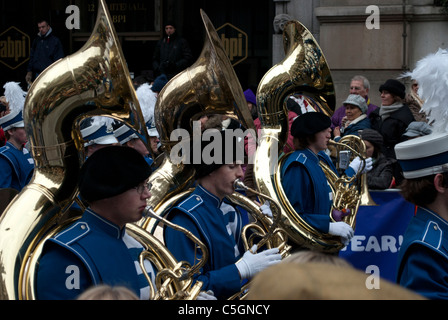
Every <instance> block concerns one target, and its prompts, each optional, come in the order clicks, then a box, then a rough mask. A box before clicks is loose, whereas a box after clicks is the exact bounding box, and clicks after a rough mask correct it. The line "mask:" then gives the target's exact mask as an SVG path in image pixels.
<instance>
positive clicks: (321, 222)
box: [282, 164, 330, 232]
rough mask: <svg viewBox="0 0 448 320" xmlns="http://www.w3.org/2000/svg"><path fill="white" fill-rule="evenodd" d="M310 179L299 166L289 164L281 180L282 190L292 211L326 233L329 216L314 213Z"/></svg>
mask: <svg viewBox="0 0 448 320" xmlns="http://www.w3.org/2000/svg"><path fill="white" fill-rule="evenodd" d="M311 181H312V180H311V177H310V176H309V174H308V172H307V171H306V170H305V169H304V168H303V167H302V166H301V165H300V164H296V165H294V164H291V166H290V167H289V168H288V169H287V170H286V172H285V174H284V176H283V179H282V184H283V189H284V191H285V194H286V196H287V197H288V200H289V202H290V203H291V205H292V206H293V207H294V210H295V211H296V212H297V213H298V214H299V215H300V216H301V217H302V218H303V219H304V220H305V221H306V222H307V223H308V224H310V225H311V226H313V227H314V228H316V229H318V230H320V231H322V232H328V227H329V225H330V216H329V214H318V213H315V212H314V202H315V196H316V195H315V194H314V188H313V184H312V182H311Z"/></svg>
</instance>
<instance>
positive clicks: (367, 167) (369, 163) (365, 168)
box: [362, 157, 373, 173]
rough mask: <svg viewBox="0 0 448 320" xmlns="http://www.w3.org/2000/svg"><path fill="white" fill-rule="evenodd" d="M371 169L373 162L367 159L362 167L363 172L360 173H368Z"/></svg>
mask: <svg viewBox="0 0 448 320" xmlns="http://www.w3.org/2000/svg"><path fill="white" fill-rule="evenodd" d="M372 168H373V160H372V158H370V157H369V158H367V159H366V166H365V167H364V170H363V172H362V173H366V172H369V171H370V170H372Z"/></svg>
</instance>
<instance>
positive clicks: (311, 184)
mask: <svg viewBox="0 0 448 320" xmlns="http://www.w3.org/2000/svg"><path fill="white" fill-rule="evenodd" d="M330 126H331V119H330V118H329V117H328V116H326V115H325V114H323V113H321V112H307V113H304V114H302V115H300V116H299V117H297V118H296V119H295V120H294V122H293V124H292V126H291V134H292V136H293V137H294V147H295V151H294V152H293V153H291V154H290V155H289V156H288V158H287V159H286V160H285V163H284V164H283V166H282V171H281V178H282V184H283V188H284V190H285V193H286V196H287V197H288V199H289V201H290V203H291V205H292V206H293V207H294V209H295V210H296V212H297V213H298V214H299V215H301V216H302V217H303V219H304V220H305V221H306V222H307V223H308V224H309V225H311V226H312V227H314V228H316V229H317V230H319V231H320V232H323V233H329V234H331V235H334V236H340V237H341V240H342V242H343V243H344V244H345V245H347V244H348V242H349V241H350V239H351V238H352V237H353V235H354V230H353V228H352V227H351V226H350V225H348V224H347V223H345V222H343V221H341V218H342V216H343V215H344V214H348V212H346V213H344V212H341V211H338V210H333V212H332V215H333V219H334V220H335V221H334V222H333V221H332V220H331V217H330V215H329V212H330V210H331V207H332V202H333V192H332V190H331V188H330V185H329V184H328V182H327V178H326V176H325V173H324V171H323V170H322V168H321V166H320V165H319V162H320V161H323V162H325V163H326V164H327V166H328V167H330V168H331V170H332V171H334V172H335V174H337V171H336V167H335V166H334V164H333V163H332V161H331V159H330V157H329V156H328V155H327V154H326V153H325V152H324V151H325V150H326V149H327V147H328V142H329V141H330V138H331V129H330ZM371 169H372V160H371V158H368V159H366V165H365V166H363V165H362V161H361V160H360V158H359V157H357V158H355V159H354V160H352V161H351V163H350V164H349V166H348V168H347V169H346V170H345V174H346V175H347V176H349V177H351V176H353V175H355V174H356V173H357V172H358V171H359V170H364V171H365V172H367V171H369V170H371Z"/></svg>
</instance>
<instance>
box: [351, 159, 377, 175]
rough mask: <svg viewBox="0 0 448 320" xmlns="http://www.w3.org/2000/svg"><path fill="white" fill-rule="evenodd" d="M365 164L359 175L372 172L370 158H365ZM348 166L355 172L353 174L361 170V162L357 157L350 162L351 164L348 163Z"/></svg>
mask: <svg viewBox="0 0 448 320" xmlns="http://www.w3.org/2000/svg"><path fill="white" fill-rule="evenodd" d="M365 162H366V163H365V166H364V169H363V170H362V172H361V173H366V172H369V171H370V170H372V158H367V159H366V160H365ZM348 166H349V167H350V168H352V169H353V170H354V171H355V173H358V171H359V170H361V168H362V167H363V162H362V160H361V159H360V158H359V157H356V158H355V159H353V160H352V162H350V164H349V165H348Z"/></svg>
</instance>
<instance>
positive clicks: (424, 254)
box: [397, 207, 448, 299]
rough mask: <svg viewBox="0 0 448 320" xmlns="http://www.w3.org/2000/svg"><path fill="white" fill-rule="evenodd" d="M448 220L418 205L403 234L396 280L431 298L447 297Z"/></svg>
mask: <svg viewBox="0 0 448 320" xmlns="http://www.w3.org/2000/svg"><path fill="white" fill-rule="evenodd" d="M447 235H448V222H447V221H446V220H444V219H442V218H441V217H440V216H439V215H437V214H436V213H434V212H432V211H430V210H428V209H425V208H420V207H419V208H418V209H417V213H416V215H415V216H414V217H413V218H412V219H411V222H410V223H409V225H408V228H407V230H406V232H405V234H404V236H403V244H402V245H401V247H400V251H399V254H398V271H397V283H399V284H400V285H402V286H404V287H406V288H408V289H410V290H413V291H416V292H417V293H419V294H421V295H423V296H425V297H426V298H429V299H448V236H447Z"/></svg>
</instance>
